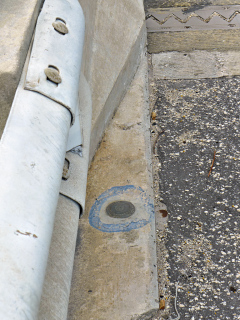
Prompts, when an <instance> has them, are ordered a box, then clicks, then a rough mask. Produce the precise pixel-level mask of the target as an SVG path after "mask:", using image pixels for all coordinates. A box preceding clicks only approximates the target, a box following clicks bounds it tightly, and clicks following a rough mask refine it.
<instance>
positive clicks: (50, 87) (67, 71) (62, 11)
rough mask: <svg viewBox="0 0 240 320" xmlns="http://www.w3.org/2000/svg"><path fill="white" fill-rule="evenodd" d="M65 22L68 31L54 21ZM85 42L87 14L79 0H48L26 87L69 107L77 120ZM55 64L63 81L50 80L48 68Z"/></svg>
mask: <svg viewBox="0 0 240 320" xmlns="http://www.w3.org/2000/svg"><path fill="white" fill-rule="evenodd" d="M56 19H61V21H65V23H66V26H67V28H68V33H67V34H65V35H63V34H61V33H59V32H57V31H56V30H55V29H54V27H53V25H52V24H53V23H54V22H55V21H56ZM83 42H84V15H83V12H82V8H81V7H80V5H79V3H78V1H77V0H54V1H53V0H46V1H45V3H44V6H43V9H42V11H41V13H40V15H39V18H38V22H37V27H36V33H35V38H34V44H33V48H32V52H31V57H30V62H29V67H28V72H27V78H26V83H25V88H26V89H28V90H33V91H37V92H40V93H42V94H43V95H45V96H47V97H49V98H51V99H53V100H55V101H56V102H58V103H60V104H62V105H64V106H65V107H66V108H68V109H69V110H70V112H71V114H72V123H73V122H74V118H75V112H76V106H77V104H78V86H79V77H80V67H81V59H82V50H83ZM49 66H54V67H56V68H57V69H58V70H59V74H60V77H61V79H62V82H61V83H59V84H58V85H56V84H55V83H52V82H51V81H48V80H47V77H46V74H45V72H44V70H45V69H46V68H48V67H49Z"/></svg>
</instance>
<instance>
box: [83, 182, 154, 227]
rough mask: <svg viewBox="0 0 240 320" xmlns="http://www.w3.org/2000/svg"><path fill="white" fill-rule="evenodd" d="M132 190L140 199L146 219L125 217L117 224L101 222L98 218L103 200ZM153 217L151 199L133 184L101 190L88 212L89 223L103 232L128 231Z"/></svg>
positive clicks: (146, 222)
mask: <svg viewBox="0 0 240 320" xmlns="http://www.w3.org/2000/svg"><path fill="white" fill-rule="evenodd" d="M132 191H137V196H138V197H139V198H140V199H141V203H142V206H143V208H144V210H145V212H146V219H140V220H137V221H130V220H129V218H127V219H126V222H121V223H118V224H115V223H114V224H107V223H103V222H102V221H101V218H100V212H101V209H102V206H103V205H104V204H105V202H106V201H107V200H108V199H109V198H111V197H113V196H121V195H124V194H127V193H128V192H132ZM153 218H154V205H153V202H152V200H151V199H150V198H149V197H148V196H147V195H146V193H145V192H144V190H143V189H142V188H140V187H135V186H133V185H127V186H119V187H113V188H111V189H109V190H107V191H105V192H103V193H102V194H101V195H100V196H99V197H98V199H97V200H96V201H95V203H94V205H93V206H92V208H91V210H90V213H89V223H90V225H91V226H92V227H94V228H96V229H98V230H100V231H103V232H122V231H130V230H133V229H139V228H141V227H143V226H145V225H146V224H148V223H149V222H151V221H152V219H153ZM135 220H136V219H135Z"/></svg>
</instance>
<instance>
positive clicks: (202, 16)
mask: <svg viewBox="0 0 240 320" xmlns="http://www.w3.org/2000/svg"><path fill="white" fill-rule="evenodd" d="M146 22H147V30H148V32H166V31H188V30H211V29H239V28H240V5H233V6H206V7H204V8H202V9H198V10H195V11H192V10H191V11H190V10H189V9H188V8H181V9H179V8H161V9H154V10H152V11H150V12H148V14H147V17H146Z"/></svg>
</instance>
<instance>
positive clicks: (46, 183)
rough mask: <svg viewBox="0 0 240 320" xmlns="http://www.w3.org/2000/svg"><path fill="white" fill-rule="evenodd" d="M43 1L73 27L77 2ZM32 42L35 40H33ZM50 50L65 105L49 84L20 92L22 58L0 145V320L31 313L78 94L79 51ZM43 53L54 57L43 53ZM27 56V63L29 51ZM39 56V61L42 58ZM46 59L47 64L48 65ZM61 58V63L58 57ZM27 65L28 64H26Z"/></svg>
mask: <svg viewBox="0 0 240 320" xmlns="http://www.w3.org/2000/svg"><path fill="white" fill-rule="evenodd" d="M51 3H52V4H54V6H56V7H55V8H56V12H57V13H56V15H57V16H59V15H60V13H61V11H59V10H60V9H61V10H64V8H65V7H64V6H61V4H64V3H65V4H66V5H69V6H72V9H73V11H74V13H73V14H72V13H70V12H69V11H66V10H64V11H63V14H64V18H66V16H68V15H69V14H70V15H71V17H69V20H72V21H71V23H70V25H74V23H75V22H76V21H75V22H74V19H75V20H76V19H77V20H81V19H82V10H81V8H80V9H79V7H80V5H79V4H78V1H77V0H76V1H74V0H61V1H60V0H57V1H56V0H54V1H50V0H46V1H45V5H47V6H48V7H51V8H53V7H52V5H50V4H51ZM74 3H75V4H76V5H77V7H75V5H73V4H74ZM59 8H60V9H59ZM44 10H45V9H44V7H43V11H44ZM78 15H79V16H78ZM46 22H47V21H46ZM77 24H78V22H76V25H77ZM69 29H70V30H71V28H69ZM54 32H55V31H54ZM75 32H76V34H75V35H74V41H75V40H76V39H77V38H83V33H82V30H79V29H77V30H75V31H74V33H75ZM77 32H78V34H77ZM66 36H67V35H64V36H63V37H66ZM54 37H56V35H54ZM36 41H37V42H38V41H40V42H38V43H37V44H36ZM41 41H42V42H43V43H42V42H41ZM48 41H49V43H51V37H49V36H46V38H41V37H36V38H35V40H34V44H33V47H35V48H36V47H39V48H41V47H42V48H44V50H47V49H46V45H47V42H48ZM76 41H77V40H76ZM82 41H83V39H81V41H80V42H82ZM53 43H54V41H53ZM50 47H51V46H50ZM51 48H53V47H51ZM78 49H79V47H78ZM55 50H56V51H55V52H56V54H59V56H60V57H61V59H65V61H66V64H67V66H68V67H69V68H67V70H68V71H69V70H70V71H72V72H73V73H71V72H69V74H70V73H71V76H70V75H67V76H68V78H67V79H68V80H65V77H64V75H65V73H64V72H63V73H62V77H63V82H62V84H64V83H65V81H67V84H66V87H67V89H66V87H64V89H63V92H65V93H66V97H71V98H70V100H69V101H70V103H69V104H68V105H66V107H68V108H65V107H63V105H64V102H65V101H64V100H61V95H62V94H63V93H61V92H60V91H59V92H60V94H59V97H58V95H56V92H57V91H55V93H54V90H53V89H55V85H54V86H52V89H51V90H53V95H51V90H50V89H49V91H46V92H43V94H44V95H42V94H40V93H38V92H33V91H29V90H24V81H25V75H26V72H27V67H28V62H26V64H25V69H24V72H23V75H22V78H21V82H20V84H19V87H18V89H17V91H16V94H15V98H14V101H13V104H12V109H11V112H10V115H9V118H8V121H7V124H6V127H5V130H4V133H3V136H2V139H1V142H0V176H1V179H0V195H1V196H0V226H1V227H0V228H1V229H0V230H1V232H0V261H1V268H0V318H1V319H4V320H36V319H37V318H38V310H39V304H40V299H41V295H42V288H43V282H44V276H45V271H46V266H47V260H48V254H49V247H50V243H51V237H52V231H53V225H54V217H55V212H56V207H57V202H58V197H59V189H60V184H61V178H62V170H63V163H64V158H65V152H66V146H67V141H68V134H69V128H70V124H71V121H72V118H73V113H75V111H74V110H75V108H76V106H77V97H75V96H76V95H77V96H78V94H77V93H78V92H76V90H78V87H79V76H78V72H80V63H81V50H80V51H78V52H77V53H76V52H74V53H73V54H71V52H72V49H71V48H70V47H68V48H66V47H65V55H64V54H63V51H61V50H60V51H61V53H60V51H57V50H58V48H57V47H56V48H55ZM49 53H51V55H52V54H53V55H54V53H53V52H52V51H51V50H49ZM38 54H39V55H41V54H42V52H38ZM51 55H48V57H50V56H51ZM32 58H33V60H34V56H33V55H32ZM39 58H40V56H39ZM44 58H46V61H47V56H46V55H44ZM33 60H32V61H33ZM54 62H55V60H54V61H50V62H49V64H50V63H54ZM61 63H62V65H64V61H61ZM31 64H32V65H33V68H34V67H35V65H34V62H31ZM78 64H79V70H78V68H77V70H78V71H76V65H78ZM40 65H41V64H40ZM41 66H42V65H41ZM72 66H74V68H72ZM39 68H40V66H39ZM37 70H40V69H38V68H37ZM75 71H76V72H75ZM39 72H40V71H39ZM40 73H41V72H40ZM66 74H67V72H66ZM73 77H75V78H74V79H73ZM45 80H46V79H45ZM73 82H74V85H73V87H72V86H71V84H73ZM29 83H31V84H32V82H29ZM69 83H70V85H69ZM50 85H53V84H52V83H50ZM59 86H60V85H59ZM43 87H44V86H43ZM68 90H69V91H70V92H68ZM34 91H37V90H34ZM39 92H40V90H39ZM45 93H46V94H45ZM47 96H49V97H47ZM55 97H56V99H55ZM64 97H65V95H64ZM72 97H74V98H72ZM60 100H61V101H60ZM56 101H58V102H59V103H58V102H56ZM74 103H76V105H74ZM69 109H71V110H69ZM69 111H70V112H69Z"/></svg>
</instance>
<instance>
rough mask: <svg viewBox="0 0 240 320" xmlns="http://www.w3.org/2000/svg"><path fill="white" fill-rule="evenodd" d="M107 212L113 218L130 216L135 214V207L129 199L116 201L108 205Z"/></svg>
mask: <svg viewBox="0 0 240 320" xmlns="http://www.w3.org/2000/svg"><path fill="white" fill-rule="evenodd" d="M106 212H107V215H108V216H109V217H112V218H120V219H121V218H128V217H130V216H131V215H132V214H134V212H135V207H134V205H133V204H132V203H131V202H129V201H115V202H112V203H110V204H109V205H108V206H107V208H106Z"/></svg>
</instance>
